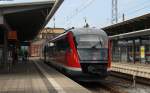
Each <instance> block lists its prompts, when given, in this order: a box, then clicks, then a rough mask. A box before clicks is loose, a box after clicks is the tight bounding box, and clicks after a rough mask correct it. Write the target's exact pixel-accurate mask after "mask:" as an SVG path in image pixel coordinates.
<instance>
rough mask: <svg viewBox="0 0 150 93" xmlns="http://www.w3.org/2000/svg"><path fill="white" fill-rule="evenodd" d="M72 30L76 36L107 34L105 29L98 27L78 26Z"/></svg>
mask: <svg viewBox="0 0 150 93" xmlns="http://www.w3.org/2000/svg"><path fill="white" fill-rule="evenodd" d="M71 32H72V33H73V34H74V35H75V36H76V35H81V34H92V35H104V36H107V34H106V32H105V31H103V30H102V29H96V28H78V29H73V30H71Z"/></svg>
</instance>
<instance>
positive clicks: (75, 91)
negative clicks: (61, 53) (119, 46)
mask: <svg viewBox="0 0 150 93" xmlns="http://www.w3.org/2000/svg"><path fill="white" fill-rule="evenodd" d="M0 93H90V91H88V90H87V89H85V88H84V87H82V86H80V85H79V84H77V83H76V82H74V81H72V80H71V79H69V78H68V77H66V76H64V75H63V74H61V73H59V72H58V71H56V70H54V69H53V68H51V67H49V66H47V65H46V64H44V63H43V62H41V61H39V60H38V61H30V62H27V63H26V64H25V63H18V64H16V65H14V66H12V68H11V69H10V70H6V69H5V70H3V69H1V68H0Z"/></svg>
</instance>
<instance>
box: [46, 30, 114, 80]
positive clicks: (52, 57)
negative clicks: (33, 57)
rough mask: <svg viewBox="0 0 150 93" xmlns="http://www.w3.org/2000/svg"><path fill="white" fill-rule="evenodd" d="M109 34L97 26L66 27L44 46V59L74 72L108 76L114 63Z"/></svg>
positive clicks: (74, 73) (72, 74)
mask: <svg viewBox="0 0 150 93" xmlns="http://www.w3.org/2000/svg"><path fill="white" fill-rule="evenodd" d="M108 45H109V44H108V37H107V35H106V33H105V32H104V31H102V30H98V29H90V28H82V29H75V30H73V31H67V32H65V33H63V34H61V35H60V36H58V37H56V38H54V39H53V40H50V41H48V42H47V43H46V45H45V47H44V51H43V53H44V55H43V56H44V60H45V61H46V62H49V63H50V64H52V65H53V66H55V67H57V68H58V69H59V70H62V71H64V72H65V73H67V74H69V75H71V76H77V75H79V76H81V75H83V76H92V77H93V76H96V77H101V78H105V77H106V76H107V75H108V72H109V69H110V65H111V59H110V58H111V55H110V50H109V46H111V45H109V46H108Z"/></svg>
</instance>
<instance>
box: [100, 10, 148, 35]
mask: <svg viewBox="0 0 150 93" xmlns="http://www.w3.org/2000/svg"><path fill="white" fill-rule="evenodd" d="M149 28H150V13H149V14H145V15H142V16H139V17H136V18H133V19H130V20H126V21H124V22H121V23H117V24H114V25H110V26H107V27H104V28H102V29H103V30H104V31H106V33H107V34H108V35H109V36H113V35H118V34H123V33H129V32H133V31H138V30H144V29H149Z"/></svg>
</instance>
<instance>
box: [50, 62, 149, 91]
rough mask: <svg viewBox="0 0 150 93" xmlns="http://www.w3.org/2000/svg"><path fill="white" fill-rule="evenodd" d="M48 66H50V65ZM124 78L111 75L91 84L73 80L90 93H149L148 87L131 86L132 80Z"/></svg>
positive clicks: (145, 85)
mask: <svg viewBox="0 0 150 93" xmlns="http://www.w3.org/2000/svg"><path fill="white" fill-rule="evenodd" d="M48 65H49V66H51V65H50V64H48ZM53 68H54V67H53ZM58 71H59V70H58ZM59 72H60V71H59ZM61 73H62V72H61ZM63 74H64V73H63ZM126 77H127V76H126ZM126 77H125V76H122V75H119V74H115V75H114V74H113V75H112V74H111V75H110V76H109V77H107V78H106V79H105V80H99V81H93V82H91V81H90V82H87V81H76V80H74V79H73V80H74V81H75V82H77V83H79V84H80V85H82V86H83V87H85V88H87V89H88V90H90V91H91V92H92V93H150V86H149V85H147V84H144V83H142V84H141V83H137V84H136V86H133V82H132V80H131V79H128V78H126Z"/></svg>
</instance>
